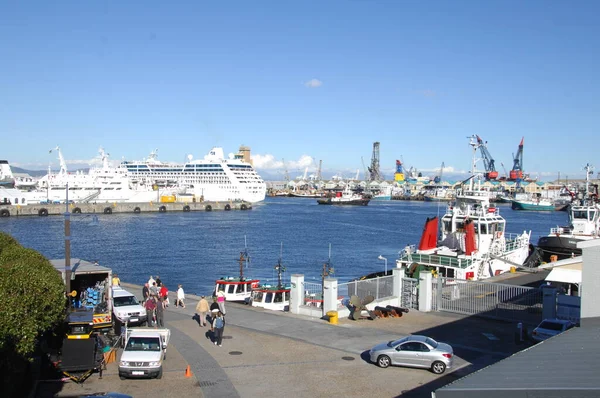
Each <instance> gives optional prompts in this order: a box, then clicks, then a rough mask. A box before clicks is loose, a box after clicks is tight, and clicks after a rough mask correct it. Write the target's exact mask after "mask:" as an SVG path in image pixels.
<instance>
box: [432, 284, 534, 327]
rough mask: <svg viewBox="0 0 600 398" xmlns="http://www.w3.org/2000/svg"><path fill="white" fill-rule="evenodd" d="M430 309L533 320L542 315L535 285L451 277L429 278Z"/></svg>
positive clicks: (513, 319)
mask: <svg viewBox="0 0 600 398" xmlns="http://www.w3.org/2000/svg"><path fill="white" fill-rule="evenodd" d="M432 294H433V300H432V304H433V309H434V310H437V311H446V312H454V313H459V314H467V315H477V316H482V317H487V318H494V319H506V320H511V321H523V322H528V323H536V322H539V321H541V317H542V293H541V291H540V290H539V289H536V288H532V287H526V286H513V285H505V284H499V283H487V282H478V281H464V280H456V279H451V278H437V279H434V280H433V286H432Z"/></svg>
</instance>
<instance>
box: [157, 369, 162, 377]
mask: <svg viewBox="0 0 600 398" xmlns="http://www.w3.org/2000/svg"><path fill="white" fill-rule="evenodd" d="M156 378H157V379H162V369H161V370H159V371H158V374H157V375H156Z"/></svg>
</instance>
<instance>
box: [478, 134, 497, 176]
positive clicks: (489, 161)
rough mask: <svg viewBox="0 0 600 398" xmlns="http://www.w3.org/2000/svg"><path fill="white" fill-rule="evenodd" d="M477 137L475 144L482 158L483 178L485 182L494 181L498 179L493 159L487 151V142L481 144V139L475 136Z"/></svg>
mask: <svg viewBox="0 0 600 398" xmlns="http://www.w3.org/2000/svg"><path fill="white" fill-rule="evenodd" d="M475 136H476V137H477V144H478V146H479V150H480V151H481V156H482V158H483V165H484V167H485V174H484V177H485V179H486V181H489V180H495V179H496V178H498V172H497V171H496V166H494V159H493V158H492V155H490V152H489V151H488V150H487V141H486V142H483V140H482V139H481V137H479V136H478V135H475Z"/></svg>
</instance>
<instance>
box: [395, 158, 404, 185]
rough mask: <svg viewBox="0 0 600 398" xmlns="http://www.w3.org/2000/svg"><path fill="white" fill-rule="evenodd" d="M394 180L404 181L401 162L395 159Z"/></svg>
mask: <svg viewBox="0 0 600 398" xmlns="http://www.w3.org/2000/svg"><path fill="white" fill-rule="evenodd" d="M394 181H404V169H403V168H402V162H401V161H400V160H398V159H396V173H395V174H394Z"/></svg>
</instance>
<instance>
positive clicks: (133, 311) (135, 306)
mask: <svg viewBox="0 0 600 398" xmlns="http://www.w3.org/2000/svg"><path fill="white" fill-rule="evenodd" d="M112 299H113V306H112V307H113V314H114V318H115V322H117V321H118V322H120V323H122V324H125V323H127V324H128V325H129V326H134V325H143V324H145V323H146V309H145V308H144V307H142V305H141V304H140V303H139V302H138V300H137V298H136V297H135V295H134V294H133V293H130V292H128V291H127V290H125V289H122V288H120V287H117V286H113V287H112ZM118 334H120V333H118Z"/></svg>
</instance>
